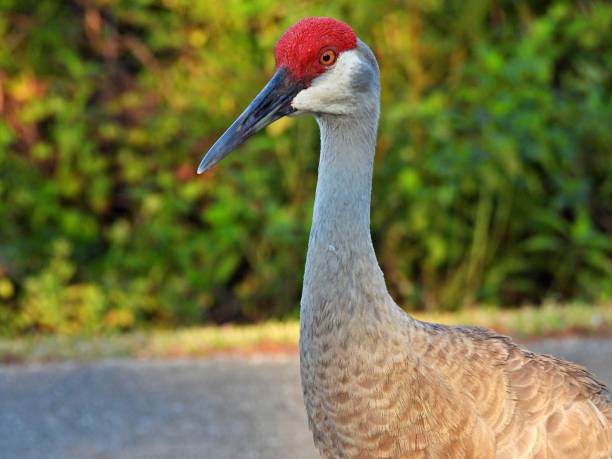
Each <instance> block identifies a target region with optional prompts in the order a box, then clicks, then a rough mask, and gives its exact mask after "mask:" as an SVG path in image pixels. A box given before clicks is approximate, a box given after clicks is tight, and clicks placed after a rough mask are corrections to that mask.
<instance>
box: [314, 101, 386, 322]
mask: <svg viewBox="0 0 612 459" xmlns="http://www.w3.org/2000/svg"><path fill="white" fill-rule="evenodd" d="M368 115H370V116H368ZM317 121H318V123H319V126H320V130H321V156H320V160H319V176H318V181H317V191H316V196H315V205H314V213H313V223H312V229H311V232H310V241H309V244H308V254H307V259H306V270H305V274H304V290H303V295H302V314H303V315H304V316H309V313H312V312H313V311H312V310H313V309H314V310H324V309H331V310H334V312H332V311H327V312H329V313H331V314H334V315H335V314H336V313H338V312H341V311H344V312H350V313H352V314H354V313H356V312H358V311H361V312H367V310H368V309H371V308H372V307H373V305H376V304H380V305H382V304H384V303H385V300H386V298H387V297H388V295H387V290H386V286H385V282H384V278H383V274H382V271H381V270H380V268H379V266H378V262H377V260H376V255H375V253H374V248H373V245H372V238H371V235H370V198H371V190H372V170H373V161H374V151H375V146H376V130H377V124H378V112H377V110H376V112H375V113H364V115H363V116H357V117H355V116H351V117H345V116H320V117H318V118H317ZM319 312H323V311H319ZM325 315H327V314H325Z"/></svg>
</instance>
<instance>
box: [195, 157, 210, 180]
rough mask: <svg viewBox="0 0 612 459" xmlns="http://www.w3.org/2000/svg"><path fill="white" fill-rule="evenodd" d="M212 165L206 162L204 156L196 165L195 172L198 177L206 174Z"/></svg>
mask: <svg viewBox="0 0 612 459" xmlns="http://www.w3.org/2000/svg"><path fill="white" fill-rule="evenodd" d="M212 165H213V164H211V162H210V161H207V160H206V156H205V157H204V158H203V159H202V161H200V164H199V165H198V169H197V170H196V173H197V174H198V175H200V174H203V173H204V172H206V171H207V170H208V169H210V168H211V167H212Z"/></svg>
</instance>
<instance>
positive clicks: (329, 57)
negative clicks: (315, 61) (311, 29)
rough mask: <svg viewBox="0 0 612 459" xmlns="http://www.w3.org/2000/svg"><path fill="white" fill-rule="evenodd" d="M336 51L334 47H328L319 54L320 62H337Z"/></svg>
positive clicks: (325, 63) (324, 63)
mask: <svg viewBox="0 0 612 459" xmlns="http://www.w3.org/2000/svg"><path fill="white" fill-rule="evenodd" d="M336 57H337V56H336V51H334V50H333V49H327V50H325V51H323V52H322V53H321V55H320V56H319V64H321V65H332V64H333V63H334V62H336Z"/></svg>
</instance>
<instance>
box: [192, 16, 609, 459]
mask: <svg viewBox="0 0 612 459" xmlns="http://www.w3.org/2000/svg"><path fill="white" fill-rule="evenodd" d="M276 53H277V56H276V57H277V66H278V68H277V72H276V74H275V76H274V77H273V79H272V80H271V81H270V83H269V84H268V85H267V86H266V88H264V90H263V91H262V92H261V93H260V95H259V96H257V98H256V99H255V101H254V102H253V103H252V104H251V105H250V106H249V107H248V108H247V110H246V111H245V112H244V113H243V114H242V115H241V116H240V118H239V119H238V120H237V121H236V122H235V123H234V124H233V125H232V126H231V127H230V128H229V129H228V131H227V132H226V133H225V134H224V135H223V137H222V138H221V139H220V140H219V141H218V142H217V143H216V144H215V145H214V146H213V148H211V150H210V151H209V153H208V154H207V156H206V157H205V158H204V160H203V161H202V163H201V165H200V169H199V170H206V169H207V168H208V167H210V166H211V165H212V164H214V163H215V162H216V161H218V160H219V159H221V158H223V157H224V156H225V155H227V154H228V153H229V151H231V150H232V149H234V148H235V147H236V146H237V145H239V144H240V143H241V142H242V141H244V139H245V138H246V137H248V136H249V135H251V134H252V133H254V132H256V131H257V130H259V129H261V127H263V126H265V125H266V124H268V123H269V122H271V121H273V120H274V119H277V118H278V117H280V116H282V115H286V114H294V115H298V114H311V115H313V116H315V118H316V120H317V122H318V124H319V127H320V130H321V153H320V159H319V171H318V181H317V190H316V197H315V205H314V213H313V223H312V230H311V234H310V240H309V244H308V254H307V260H306V269H305V274H304V288H303V293H302V301H301V319H300V320H301V330H300V363H301V377H302V387H303V391H304V401H305V404H306V411H307V413H308V420H309V425H310V428H311V430H312V432H313V435H314V440H315V444H316V446H317V447H318V448H319V450H320V451H321V453H322V454H323V455H324V456H325V457H327V458H334V459H337V458H355V459H357V458H361V459H369V458H405V459H409V458H423V459H425V458H431V459H434V458H436V459H437V458H453V459H454V458H457V459H458V458H465V459H468V458H470V459H471V458H483V459H485V458H497V459H502V458H504V459H506V458H507V459H520V458H546V459H578V458H585V459H586V458H589V459H590V458H593V459H595V458H597V459H604V458H611V457H612V427H611V425H612V396H611V395H610V392H608V390H607V388H606V387H605V386H604V385H603V384H602V383H600V382H598V381H597V380H596V379H595V378H594V377H593V376H592V375H591V374H590V373H589V372H588V371H587V370H585V369H584V368H582V367H579V366H577V365H574V364H572V363H569V362H565V361H562V360H558V359H555V358H554V357H550V356H546V355H539V354H535V353H531V352H529V351H527V350H526V349H524V348H522V347H520V346H518V345H516V344H514V343H513V342H512V341H511V340H510V338H507V337H503V336H499V335H496V334H495V333H493V332H491V331H488V330H484V329H479V328H469V327H445V326H442V325H437V324H429V323H424V322H419V321H417V320H415V319H413V318H412V317H410V316H409V315H408V314H406V313H405V312H404V311H403V310H402V309H400V308H399V307H398V306H397V305H396V304H395V303H394V301H393V300H392V298H391V297H390V295H389V294H388V292H387V288H386V286H385V281H384V276H383V274H382V271H381V270H380V268H379V265H378V262H377V260H376V255H375V253H374V248H373V245H372V240H371V236H370V199H371V184H372V171H373V161H374V152H375V146H376V131H377V126H378V117H379V92H380V85H379V76H378V73H379V72H378V66H377V63H376V59H375V57H374V55H373V54H372V52H371V51H370V50H369V49H368V47H367V46H366V45H365V44H364V43H363V42H361V41H360V40H358V39H357V38H356V37H354V34H353V32H352V31H351V29H350V28H349V27H348V26H347V25H345V24H342V23H339V22H338V21H334V20H333V19H329V18H310V19H307V20H304V21H301V22H299V23H298V24H296V25H295V26H293V27H292V28H291V29H289V31H288V32H286V34H285V35H284V36H283V37H282V38H281V40H279V44H278V45H277V49H276ZM323 53H328V55H327V56H324V55H323ZM329 53H331V54H329ZM329 55H331V56H332V57H333V59H327V57H329ZM324 57H325V59H324Z"/></svg>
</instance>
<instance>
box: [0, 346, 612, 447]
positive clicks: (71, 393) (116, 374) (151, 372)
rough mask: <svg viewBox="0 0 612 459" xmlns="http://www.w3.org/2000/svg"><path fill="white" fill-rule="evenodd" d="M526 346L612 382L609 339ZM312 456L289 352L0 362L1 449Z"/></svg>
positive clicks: (292, 361)
mask: <svg viewBox="0 0 612 459" xmlns="http://www.w3.org/2000/svg"><path fill="white" fill-rule="evenodd" d="M530 347H531V348H532V349H534V350H538V351H542V352H548V353H554V354H556V355H557V356H560V357H564V358H567V359H570V360H573V361H576V362H579V363H582V364H585V365H587V366H589V367H590V368H591V369H593V370H594V371H595V372H596V374H598V376H599V377H600V378H601V379H603V380H604V381H606V382H608V383H609V384H610V383H612V340H598V339H570V340H565V341H545V342H539V343H535V344H532V345H530ZM317 457H318V456H317V455H316V453H315V451H314V449H313V447H312V444H311V439H310V434H309V433H308V429H307V427H306V419H305V415H304V410H303V408H302V399H301V393H300V389H299V377H298V364H297V359H296V358H295V357H277V358H272V357H266V358H261V359H249V360H245V359H237V358H222V359H211V360H199V361H181V362H159V361H129V360H123V361H104V362H97V363H92V364H70V363H68V364H48V365H35V366H28V367H14V366H8V367H1V366H0V458H1V459H13V458H14V459H39V458H40V459H73V458H74V459H77V458H78V459H94V458H95V459H110V458H113V459H114V458H117V459H145V458H146V459H157V458H159V459H162V458H163V459H166V458H168V459H175V458H176V459H190V458H198V459H200V458H210V459H247V458H265V459H267V458H270V459H275V458H292V459H314V458H317Z"/></svg>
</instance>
